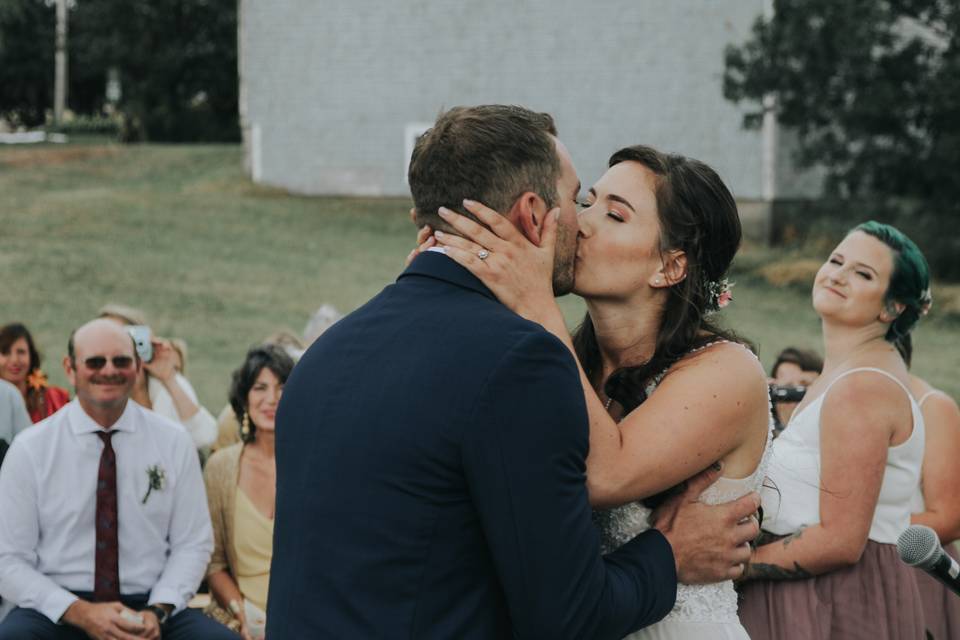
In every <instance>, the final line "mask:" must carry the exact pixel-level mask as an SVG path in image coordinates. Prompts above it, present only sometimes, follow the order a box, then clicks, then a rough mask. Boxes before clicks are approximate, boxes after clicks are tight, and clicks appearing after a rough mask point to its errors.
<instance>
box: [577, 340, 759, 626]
mask: <svg viewBox="0 0 960 640" xmlns="http://www.w3.org/2000/svg"><path fill="white" fill-rule="evenodd" d="M715 344H718V343H717V342H712V343H710V344H708V345H706V346H705V347H703V348H706V347H709V346H712V345H715ZM751 353H752V352H751ZM664 373H665V372H664ZM664 373H661V374H660V375H658V376H657V377H655V378H654V380H653V382H652V383H651V384H650V385H649V386H648V387H647V395H648V396H649V395H650V394H651V393H653V390H654V389H655V388H656V385H657V384H658V383H659V382H660V380H661V379H662V377H663V375H664ZM770 409H772V407H771V406H769V405H768V415H769V416H770V418H769V423H768V428H767V443H766V446H765V447H764V451H763V455H762V456H761V458H760V463H759V464H758V465H757V468H756V469H754V471H753V473H751V474H750V475H749V476H747V477H746V478H720V479H719V480H717V481H716V482H715V483H713V484H712V485H710V486H709V487H707V489H706V490H705V491H704V492H703V493H702V494H700V501H701V502H704V503H706V504H722V503H725V502H732V501H733V500H736V499H737V498H740V497H741V496H744V495H746V494H748V493H750V492H751V491H759V489H760V487H761V485H762V484H763V481H764V478H766V474H767V467H768V465H769V462H770V451H771V449H770V444H771V442H772V437H773V424H774V423H773V413H772V411H769V410H770ZM594 523H595V524H596V526H597V527H598V528H599V529H600V544H601V549H602V551H603V553H609V552H611V551H613V550H615V549H616V548H618V547H620V546H621V545H624V544H626V543H627V542H629V541H630V540H632V539H633V538H634V537H635V536H636V535H638V534H640V533H642V532H643V531H646V530H647V529H649V528H650V510H649V509H647V508H646V507H644V506H643V505H642V504H640V503H638V502H632V503H629V504H625V505H622V506H620V507H615V508H613V509H608V510H604V511H595V512H594ZM664 620H686V621H691V622H733V623H737V622H739V619H738V617H737V593H736V591H734V588H733V581H731V580H727V581H725V582H718V583H714V584H700V585H686V584H680V585H677V602H676V604H675V605H674V607H673V610H672V611H671V612H670V613H669V614H667V616H666V618H664Z"/></svg>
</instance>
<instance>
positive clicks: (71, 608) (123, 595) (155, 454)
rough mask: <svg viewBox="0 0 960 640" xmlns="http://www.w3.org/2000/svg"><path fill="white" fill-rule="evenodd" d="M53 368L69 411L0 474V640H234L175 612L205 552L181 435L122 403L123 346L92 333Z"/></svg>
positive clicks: (129, 379)
mask: <svg viewBox="0 0 960 640" xmlns="http://www.w3.org/2000/svg"><path fill="white" fill-rule="evenodd" d="M67 353H68V356H67V358H66V359H65V360H64V368H65V369H66V372H67V378H68V379H69V380H70V382H71V384H72V385H73V386H74V390H75V393H76V396H77V397H76V399H75V400H74V401H73V402H71V403H70V404H68V405H67V407H66V408H65V409H64V410H63V411H60V412H58V413H57V414H56V415H54V416H51V417H50V418H48V419H47V420H46V421H45V422H43V423H42V424H40V425H38V426H37V428H31V429H28V430H26V431H24V432H23V433H22V434H21V435H20V436H18V437H17V439H16V440H15V441H14V443H13V445H12V446H11V448H10V451H9V452H8V454H7V459H6V462H5V463H4V465H3V468H2V469H0V513H2V514H3V517H2V518H0V596H2V597H3V598H4V599H7V600H10V601H13V602H14V603H16V604H17V605H18V607H17V608H16V609H14V610H13V611H12V612H11V613H10V614H9V615H8V616H7V617H6V619H5V620H4V621H3V622H2V623H0V640H20V639H22V638H43V639H53V640H61V639H63V640H67V639H70V640H73V639H74V638H82V637H84V634H86V635H87V636H90V637H93V638H135V637H143V638H159V637H160V636H161V630H162V636H163V637H164V638H165V639H167V640H176V639H183V640H187V639H193V638H212V639H219V638H223V639H227V638H236V637H237V636H236V635H235V634H233V633H232V632H230V631H229V630H228V629H225V628H224V627H222V626H220V625H218V624H216V623H215V622H213V621H212V620H210V619H209V618H206V617H204V616H203V615H202V614H201V613H200V612H198V611H195V610H189V609H185V606H186V604H187V602H188V601H189V600H190V598H192V597H193V595H194V592H195V591H196V589H197V586H198V585H199V584H200V580H201V578H202V577H203V572H204V568H205V567H206V565H207V562H208V561H209V558H210V552H211V549H212V548H213V536H212V532H211V528H210V514H209V512H208V511H207V507H206V505H205V504H204V490H203V481H202V479H201V476H200V465H199V462H198V461H197V455H196V452H195V450H194V447H193V443H192V442H191V440H190V438H189V436H188V435H187V434H186V433H185V432H184V430H183V428H182V427H181V426H180V425H178V424H176V423H174V422H172V421H170V420H167V419H166V418H163V417H162V416H159V415H157V414H156V413H153V412H151V411H147V410H145V409H143V407H141V406H139V405H137V404H136V403H134V402H129V400H130V393H131V391H132V389H133V385H134V383H135V381H136V378H137V374H138V373H139V371H140V368H141V363H140V360H139V358H138V357H137V354H136V350H135V349H134V345H133V341H132V340H131V339H130V336H129V335H127V333H126V332H125V331H124V330H123V329H122V328H120V327H118V326H117V325H116V324H115V323H113V322H109V321H107V320H94V321H92V322H89V323H87V324H85V325H83V326H82V327H80V328H79V329H77V330H76V331H75V332H74V333H73V334H72V335H71V337H70V341H69V343H68V346H67Z"/></svg>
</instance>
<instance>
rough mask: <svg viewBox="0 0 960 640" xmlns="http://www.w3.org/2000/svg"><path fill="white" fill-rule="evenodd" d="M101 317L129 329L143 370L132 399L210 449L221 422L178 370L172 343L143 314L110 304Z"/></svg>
mask: <svg viewBox="0 0 960 640" xmlns="http://www.w3.org/2000/svg"><path fill="white" fill-rule="evenodd" d="M100 317H101V318H107V319H109V320H113V321H114V322H118V323H120V324H122V325H124V326H126V327H127V330H128V331H129V332H130V334H131V336H132V337H133V339H134V342H135V343H136V344H137V353H138V354H139V355H140V358H141V360H142V361H143V368H142V370H141V373H140V375H138V376H137V383H136V385H135V386H134V388H133V394H132V396H131V397H132V398H133V400H134V402H136V403H137V404H139V405H140V406H143V407H146V408H147V409H152V410H153V411H156V412H157V413H159V414H160V415H162V416H164V417H167V418H170V419H171V420H173V421H174V422H179V423H180V424H182V425H183V426H184V428H185V429H186V430H187V432H188V433H189V434H190V437H191V438H193V443H194V445H196V447H197V449H206V448H207V447H209V446H210V445H212V444H213V443H214V441H216V439H217V421H216V420H215V419H214V417H213V416H212V415H211V414H210V412H209V411H207V410H206V408H204V407H203V405H201V404H200V401H199V400H198V399H197V393H196V391H194V390H193V385H191V384H190V382H189V381H188V380H187V379H186V378H185V377H184V376H183V375H182V374H181V373H180V372H178V371H177V367H176V365H177V362H178V358H177V353H176V351H175V350H174V348H173V347H172V346H171V345H170V342H169V341H168V340H164V339H162V338H158V337H156V336H154V335H153V333H152V332H151V330H150V327H148V326H147V322H146V318H145V317H144V314H143V312H142V311H139V310H138V309H132V308H130V307H126V306H123V305H116V304H109V305H106V306H105V307H103V308H102V309H100Z"/></svg>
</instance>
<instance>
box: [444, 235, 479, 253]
mask: <svg viewBox="0 0 960 640" xmlns="http://www.w3.org/2000/svg"><path fill="white" fill-rule="evenodd" d="M434 237H435V238H436V239H437V244H438V245H439V246H441V247H444V248H450V247H456V248H457V249H462V250H463V251H466V252H467V253H473V254H476V253H479V252H480V251H482V250H483V249H485V247H483V246H481V245H479V244H477V243H476V242H473V241H472V240H467V239H466V238H461V237H460V236H455V235H453V234H452V233H444V232H443V231H437V232H435V233H434Z"/></svg>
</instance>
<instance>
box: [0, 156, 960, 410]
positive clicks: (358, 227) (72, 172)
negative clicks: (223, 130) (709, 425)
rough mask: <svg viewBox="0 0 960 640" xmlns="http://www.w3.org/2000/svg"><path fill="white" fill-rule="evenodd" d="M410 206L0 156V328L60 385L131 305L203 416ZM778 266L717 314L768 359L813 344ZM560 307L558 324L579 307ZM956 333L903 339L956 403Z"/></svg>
mask: <svg viewBox="0 0 960 640" xmlns="http://www.w3.org/2000/svg"><path fill="white" fill-rule="evenodd" d="M409 206H410V203H409V201H408V200H405V199H351V198H303V197H297V196H291V195H288V194H286V193H284V192H281V191H277V190H273V189H268V188H263V187H258V186H255V185H252V184H251V183H250V182H249V181H248V180H246V178H245V177H244V176H243V172H242V169H241V151H240V149H239V147H236V146H164V145H144V146H120V145H109V144H108V145H105V144H98V143H88V144H71V145H48V146H33V147H6V148H3V147H0V229H2V232H0V274H2V278H3V282H4V283H5V290H6V291H7V292H9V294H10V295H8V296H7V297H6V299H5V302H4V304H3V306H2V307H0V322H9V321H14V320H20V321H23V322H25V323H26V324H27V325H28V326H29V327H30V328H31V329H32V330H33V332H34V335H35V337H36V338H37V340H38V343H39V346H40V348H41V351H42V352H43V353H44V354H45V356H46V361H45V362H46V364H45V367H44V368H45V369H46V371H47V373H48V374H49V375H50V377H51V378H52V379H53V381H54V382H55V383H58V384H64V382H65V379H64V376H63V373H62V371H61V370H60V367H59V364H58V362H59V360H60V358H61V357H62V355H63V354H64V352H65V349H66V340H67V336H68V334H69V331H70V330H71V329H72V328H73V327H75V326H77V325H79V324H81V323H82V322H83V321H85V320H87V319H89V318H91V317H92V316H93V315H94V314H95V312H96V310H97V309H98V308H99V307H100V306H101V305H103V304H104V303H106V302H120V303H124V304H128V305H131V306H135V307H140V308H142V309H144V310H145V311H146V312H147V313H148V314H149V317H150V322H151V324H152V325H153V327H154V330H155V331H156V332H157V333H158V334H160V335H166V336H179V337H181V338H184V339H186V340H187V342H188V344H189V347H190V356H189V363H188V370H187V374H188V377H189V378H190V379H191V381H192V382H193V383H194V386H195V387H196V388H197V391H198V393H199V395H200V398H201V401H202V402H203V403H204V404H205V405H206V406H207V407H208V408H209V409H210V410H211V411H213V412H216V411H219V409H220V408H221V407H222V406H223V405H224V403H225V401H226V390H227V386H228V383H229V375H230V372H231V371H232V370H233V368H235V367H236V366H238V365H239V364H240V362H241V360H242V358H243V354H244V353H245V351H246V349H247V347H248V346H249V345H251V344H253V343H255V342H257V341H259V340H260V339H262V338H263V337H264V336H266V335H268V334H269V333H271V332H273V331H275V330H276V329H279V328H290V329H293V330H295V332H297V333H299V332H300V330H301V329H302V328H303V325H304V323H305V322H306V320H307V318H308V316H309V315H310V313H311V312H312V311H313V310H314V309H316V308H317V307H318V306H319V305H320V304H322V303H325V302H328V303H332V304H334V305H335V306H336V307H337V308H339V309H340V310H341V311H350V310H352V309H354V308H356V307H357V306H358V305H360V304H362V303H363V302H364V301H365V300H367V299H368V298H370V297H371V296H372V295H374V294H375V293H377V292H378V291H379V290H380V289H381V288H383V287H384V286H385V285H387V284H388V283H390V282H392V281H393V279H394V277H395V276H396V274H397V273H398V272H399V271H400V270H401V268H402V265H403V260H404V257H405V256H406V254H407V252H408V251H409V250H410V248H411V246H412V243H413V237H414V230H413V228H412V226H411V225H410V223H409V221H408V218H407V210H408V209H409ZM776 257H777V255H776V253H775V252H772V251H769V250H754V251H747V252H746V253H745V254H744V257H743V258H742V259H741V260H740V263H739V265H738V269H737V271H738V273H737V277H736V278H734V279H736V280H738V286H737V287H736V289H735V290H734V296H735V298H736V301H735V302H734V304H732V305H731V306H730V307H729V309H728V310H727V311H726V312H725V313H727V315H728V318H727V323H728V324H729V325H731V326H733V327H734V328H735V329H737V330H738V331H739V332H740V333H742V334H743V335H744V336H746V337H748V338H750V339H752V340H754V341H755V342H756V343H757V344H758V345H759V346H760V353H761V357H762V359H763V361H764V363H765V364H767V365H769V363H770V362H771V360H772V359H773V357H774V356H775V355H776V353H777V352H778V350H779V349H781V348H782V347H784V346H787V345H797V346H810V347H819V338H818V334H819V326H818V322H817V319H816V316H815V315H814V313H813V311H812V309H811V308H810V304H809V293H808V292H807V291H805V290H804V289H803V288H789V287H788V288H783V287H774V286H771V285H768V284H766V282H765V281H763V280H762V279H761V278H759V277H757V276H755V275H753V269H754V268H755V267H756V266H757V265H758V264H760V263H762V262H763V261H765V260H770V259H773V258H776ZM563 306H564V310H565V312H566V313H567V315H568V318H570V320H571V323H573V322H575V321H576V319H577V318H578V317H579V315H580V314H581V313H582V311H583V306H582V303H581V302H580V301H579V300H577V299H575V298H572V297H570V298H568V299H565V300H564V301H563ZM958 338H960V323H958V322H957V321H955V320H950V319H948V318H940V317H938V316H937V314H936V312H934V313H933V314H931V317H930V318H929V319H928V321H927V322H925V325H924V326H923V327H922V328H921V329H920V330H919V331H918V333H917V334H916V346H917V355H916V358H915V360H916V371H917V372H918V373H919V374H920V375H923V376H926V377H927V378H928V379H929V380H930V381H931V382H933V383H934V384H936V385H938V386H941V387H942V388H944V389H945V390H947V391H949V392H951V393H952V394H953V395H954V396H955V397H960V381H958V380H957V379H956V374H957V371H958V370H960V366H958V365H960V349H958V346H957V345H958Z"/></svg>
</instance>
